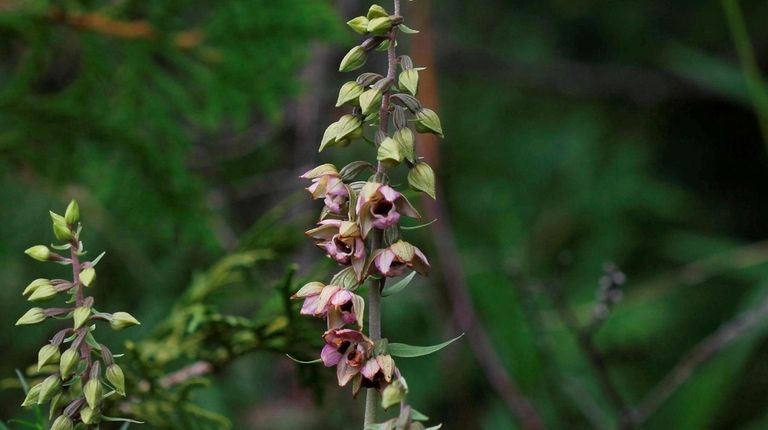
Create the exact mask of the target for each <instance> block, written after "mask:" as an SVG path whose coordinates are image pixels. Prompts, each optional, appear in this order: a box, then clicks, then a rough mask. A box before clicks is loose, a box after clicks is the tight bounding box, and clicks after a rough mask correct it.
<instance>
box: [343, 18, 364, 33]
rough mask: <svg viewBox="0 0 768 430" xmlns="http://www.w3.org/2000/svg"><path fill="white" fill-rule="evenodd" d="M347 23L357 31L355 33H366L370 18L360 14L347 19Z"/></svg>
mask: <svg viewBox="0 0 768 430" xmlns="http://www.w3.org/2000/svg"><path fill="white" fill-rule="evenodd" d="M347 25H348V26H349V27H350V28H351V29H352V30H354V31H355V33H359V34H365V33H367V32H368V30H367V28H368V18H366V17H364V16H358V17H356V18H352V19H350V20H349V21H347Z"/></svg>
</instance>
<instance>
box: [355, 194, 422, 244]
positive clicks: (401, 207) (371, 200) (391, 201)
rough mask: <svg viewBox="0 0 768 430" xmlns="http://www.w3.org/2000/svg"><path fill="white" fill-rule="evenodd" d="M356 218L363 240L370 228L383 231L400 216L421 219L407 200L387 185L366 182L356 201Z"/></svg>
mask: <svg viewBox="0 0 768 430" xmlns="http://www.w3.org/2000/svg"><path fill="white" fill-rule="evenodd" d="M356 211H357V217H358V219H359V220H360V227H361V229H362V233H363V238H366V237H367V236H368V233H369V232H370V231H371V229H372V228H374V227H375V228H377V229H380V230H383V229H385V228H387V227H389V226H391V225H395V224H397V222H398V221H400V215H405V216H409V217H412V218H421V215H419V212H418V211H416V209H415V208H414V207H413V206H412V205H411V203H410V202H409V201H408V199H406V198H405V196H403V195H402V194H400V193H399V192H397V191H395V190H394V188H392V187H390V186H389V185H383V184H380V183H377V182H367V183H366V184H365V185H364V186H363V188H362V190H360V196H359V198H358V200H357V207H356Z"/></svg>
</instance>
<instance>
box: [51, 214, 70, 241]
mask: <svg viewBox="0 0 768 430" xmlns="http://www.w3.org/2000/svg"><path fill="white" fill-rule="evenodd" d="M48 213H49V214H51V221H53V234H54V236H56V239H59V240H70V239H72V232H71V231H69V227H67V221H66V220H65V219H64V217H63V216H61V215H59V214H57V213H55V212H53V211H48Z"/></svg>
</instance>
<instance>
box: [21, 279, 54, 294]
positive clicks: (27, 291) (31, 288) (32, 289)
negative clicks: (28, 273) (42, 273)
mask: <svg viewBox="0 0 768 430" xmlns="http://www.w3.org/2000/svg"><path fill="white" fill-rule="evenodd" d="M43 285H51V281H50V280H49V279H43V278H38V279H35V280H34V281H32V282H30V283H29V285H27V288H24V292H23V293H21V294H22V295H24V296H26V295H27V294H31V293H34V292H35V290H36V289H38V288H40V287H42V286H43Z"/></svg>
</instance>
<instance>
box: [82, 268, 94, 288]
mask: <svg viewBox="0 0 768 430" xmlns="http://www.w3.org/2000/svg"><path fill="white" fill-rule="evenodd" d="M95 277H96V269H94V268H93V267H86V268H85V269H83V270H82V271H81V272H80V274H79V275H78V278H79V279H80V282H81V283H82V284H83V285H85V286H86V287H90V286H91V284H92V283H93V279H94V278H95Z"/></svg>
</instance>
